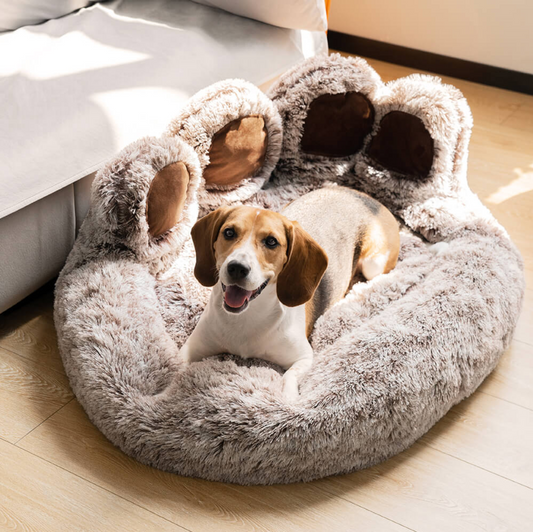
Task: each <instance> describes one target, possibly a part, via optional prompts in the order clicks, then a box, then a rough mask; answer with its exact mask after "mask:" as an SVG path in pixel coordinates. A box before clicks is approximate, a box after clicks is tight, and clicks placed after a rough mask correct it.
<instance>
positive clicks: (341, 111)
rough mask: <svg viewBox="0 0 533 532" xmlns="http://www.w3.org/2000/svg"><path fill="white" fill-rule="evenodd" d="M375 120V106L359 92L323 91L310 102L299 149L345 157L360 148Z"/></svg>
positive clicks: (317, 153)
mask: <svg viewBox="0 0 533 532" xmlns="http://www.w3.org/2000/svg"><path fill="white" fill-rule="evenodd" d="M373 121H374V107H373V106H372V104H371V103H370V101H369V100H368V98H367V97H366V96H365V95H363V94H361V93H359V92H347V93H342V94H323V95H322V96H319V97H318V98H316V99H315V100H313V101H312V102H311V105H310V106H309V111H308V113H307V117H306V119H305V124H304V130H303V135H302V141H301V149H302V151H303V152H305V153H309V154H312V155H323V156H327V157H346V156H348V155H353V154H354V153H356V152H357V151H359V150H360V149H361V147H362V146H363V142H364V139H365V137H366V136H367V135H368V133H370V131H371V129H372V124H373Z"/></svg>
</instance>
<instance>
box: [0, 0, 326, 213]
mask: <svg viewBox="0 0 533 532" xmlns="http://www.w3.org/2000/svg"><path fill="white" fill-rule="evenodd" d="M243 42H246V46H242V43H243ZM319 52H323V53H326V52H327V41H326V37H325V35H324V33H323V32H317V33H315V34H312V33H309V32H302V31H299V30H288V29H282V28H277V27H273V26H269V25H265V24H261V23H259V22H256V21H253V20H250V19H247V18H243V17H239V16H235V15H232V14H230V13H226V12H223V11H220V10H218V9H213V8H210V7H206V6H203V5H199V4H197V3H194V2H190V1H188V0H153V1H151V2H144V1H139V0H125V1H116V2H111V3H106V4H96V5H94V6H91V7H89V8H85V9H82V10H80V11H79V12H77V13H74V14H72V15H69V16H66V17H63V18H61V19H57V20H50V21H48V22H46V23H44V24H41V25H39V26H32V27H24V28H20V29H19V30H16V31H14V32H10V33H6V34H3V35H0V56H1V57H2V58H3V59H2V61H1V63H0V103H1V107H2V110H3V112H2V113H0V161H1V166H2V174H1V177H0V218H2V217H4V216H7V215H9V214H10V213H13V212H15V211H17V210H19V209H21V208H23V207H24V206H26V205H29V204H31V203H33V202H34V201H37V200H39V199H40V198H43V197H45V196H47V195H49V194H52V193H53V192H55V191H56V190H59V189H61V188H63V187H65V186H67V185H69V184H70V183H73V182H75V181H77V180H78V179H80V178H82V177H84V176H86V175H88V174H90V173H91V172H93V171H95V170H97V169H98V168H100V167H101V166H102V164H103V163H104V162H105V161H106V160H107V159H109V158H110V157H112V156H114V155H116V154H117V153H118V152H119V151H120V150H121V149H122V148H124V147H125V146H126V145H127V144H129V143H130V142H132V141H133V140H135V139H136V138H138V137H141V136H144V135H151V134H156V135H159V134H160V133H161V131H163V129H164V127H165V125H166V124H167V123H168V119H169V116H172V115H176V114H177V112H178V111H179V110H180V108H181V106H182V104H183V103H184V102H185V101H186V100H187V99H188V98H189V97H190V96H191V95H192V94H194V93H195V92H197V90H198V89H200V88H202V87H205V86H207V85H209V84H211V83H213V82H215V81H217V80H219V79H225V78H232V77H240V78H246V79H248V80H250V81H252V82H254V83H256V84H261V83H265V82H267V81H269V80H270V79H272V78H274V77H275V76H277V75H278V74H279V73H281V72H283V71H284V70H286V69H287V68H288V67H290V66H292V65H293V64H294V63H296V62H298V61H299V60H300V59H302V58H303V57H306V56H310V55H314V54H316V53H319Z"/></svg>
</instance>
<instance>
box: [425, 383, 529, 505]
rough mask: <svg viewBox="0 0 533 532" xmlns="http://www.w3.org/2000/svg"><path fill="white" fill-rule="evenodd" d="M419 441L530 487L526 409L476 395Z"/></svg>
mask: <svg viewBox="0 0 533 532" xmlns="http://www.w3.org/2000/svg"><path fill="white" fill-rule="evenodd" d="M421 441H422V442H424V443H425V444H427V445H428V446H430V447H432V448H434V449H437V450H439V451H442V452H445V453H447V454H449V455H451V456H455V457H457V458H460V459H461V460H464V461H466V462H468V463H470V464H473V465H476V466H478V467H481V468H483V469H486V470H488V471H491V472H493V473H496V474H497V475H501V476H502V477H505V478H507V479H509V480H513V481H515V482H518V483H520V484H523V485H524V486H527V487H529V488H533V460H532V445H531V444H532V442H533V411H531V410H528V409H527V408H523V407H521V406H517V405H515V404H512V403H510V402H506V401H503V400H501V399H499V398H497V397H493V396H491V395H487V394H484V393H479V392H478V393H475V394H474V395H472V396H471V397H470V398H468V399H466V400H465V401H463V402H461V403H459V404H458V405H456V406H455V407H453V408H452V409H451V410H450V412H449V413H448V414H447V415H446V416H445V417H444V418H443V419H442V420H441V421H439V423H437V425H435V427H433V429H431V430H430V431H429V432H428V433H427V434H426V435H425V436H423V438H422V440H421ZM532 495H533V491H532ZM532 501H533V499H532Z"/></svg>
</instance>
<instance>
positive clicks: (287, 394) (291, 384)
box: [282, 375, 300, 403]
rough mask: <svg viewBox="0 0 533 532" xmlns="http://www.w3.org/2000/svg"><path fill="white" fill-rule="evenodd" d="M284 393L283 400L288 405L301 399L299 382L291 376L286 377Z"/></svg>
mask: <svg viewBox="0 0 533 532" xmlns="http://www.w3.org/2000/svg"><path fill="white" fill-rule="evenodd" d="M282 393H283V399H285V401H287V402H288V403H294V402H296V401H297V400H298V398H299V397H300V394H299V393H298V382H297V381H296V379H293V378H292V376H291V375H289V376H287V375H285V376H284V377H283V385H282Z"/></svg>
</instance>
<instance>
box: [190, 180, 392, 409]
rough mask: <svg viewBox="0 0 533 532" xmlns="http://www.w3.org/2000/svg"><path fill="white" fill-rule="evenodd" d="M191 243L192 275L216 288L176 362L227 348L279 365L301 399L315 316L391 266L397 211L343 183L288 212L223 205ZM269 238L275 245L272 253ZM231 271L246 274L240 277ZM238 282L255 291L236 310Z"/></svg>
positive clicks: (292, 394)
mask: <svg viewBox="0 0 533 532" xmlns="http://www.w3.org/2000/svg"><path fill="white" fill-rule="evenodd" d="M227 235H230V237H229V238H228V237H227ZM192 237H193V241H194V245H195V249H196V254H197V258H196V267H195V276H196V278H197V279H198V280H199V281H200V283H201V284H203V285H204V286H214V288H213V291H212V294H211V298H210V300H209V303H208V305H207V307H206V309H205V311H204V313H203V314H202V316H201V318H200V321H199V323H198V325H197V326H196V328H195V330H194V331H193V333H192V335H191V336H190V337H189V339H188V340H187V342H186V343H185V345H184V347H183V348H182V350H181V352H180V356H181V357H183V359H184V360H186V361H187V362H189V363H190V362H195V361H198V360H201V359H203V358H205V357H208V356H212V355H217V354H220V353H225V352H229V353H232V354H236V355H239V356H241V357H244V358H250V357H254V358H262V359H265V360H268V361H270V362H273V363H276V364H278V365H279V366H281V367H282V368H283V369H286V370H287V371H286V373H285V375H284V379H283V391H284V395H285V397H286V398H287V399H295V398H296V397H298V382H299V380H300V379H301V378H302V376H303V375H304V374H305V373H306V372H307V371H308V370H309V368H310V367H311V365H312V362H313V350H312V348H311V345H310V344H309V341H308V336H309V335H310V333H311V331H312V328H313V325H314V323H315V321H316V319H317V318H318V317H319V316H320V315H321V314H323V313H324V312H326V310H327V309H328V308H330V307H331V306H332V305H333V304H334V303H336V302H337V301H339V300H340V299H342V298H343V297H344V295H345V294H346V292H347V290H348V289H349V288H350V287H351V285H352V283H353V280H354V277H355V276H356V274H357V273H359V272H360V273H362V275H363V276H364V277H365V278H366V279H368V280H370V279H373V278H374V277H376V276H377V275H379V274H381V273H387V272H389V271H390V270H391V269H392V268H394V266H395V265H396V261H397V258H398V252H399V247H400V237H399V229H398V224H397V222H396V220H395V219H394V217H393V216H392V214H391V213H390V212H389V211H388V210H387V209H386V208H385V207H383V205H381V204H380V203H379V202H377V201H375V200H373V199H372V198H370V197H369V196H367V195H365V194H362V193H360V192H356V191H354V190H351V189H348V188H344V187H331V188H324V189H319V190H316V191H314V192H311V193H309V194H306V195H305V196H302V197H301V198H299V199H298V200H296V201H294V202H292V203H291V204H289V205H288V206H287V207H286V208H285V209H284V211H283V214H279V213H275V212H273V211H268V210H264V209H259V208H256V207H249V206H237V207H222V208H220V209H217V210H216V211H214V212H212V213H211V214H209V215H207V216H205V217H204V218H202V219H200V220H199V221H198V222H197V223H196V224H195V226H194V227H193V229H192ZM272 238H274V239H275V241H276V242H277V245H276V246H274V247H269V246H268V245H267V243H272V242H273V240H271V239H272ZM267 239H269V240H267ZM328 258H329V259H328ZM235 265H237V267H238V268H240V267H241V266H242V267H243V268H244V269H243V270H240V273H239V274H236V273H235ZM235 284H236V285H237V286H239V287H240V288H242V289H244V290H247V291H255V292H253V294H252V295H251V297H250V298H249V299H246V300H245V302H244V303H243V305H242V307H239V308H237V309H235V308H232V307H231V306H228V305H227V303H226V297H227V296H225V294H224V292H225V290H227V289H228V288H227V287H230V288H231V286H232V285H235Z"/></svg>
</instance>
